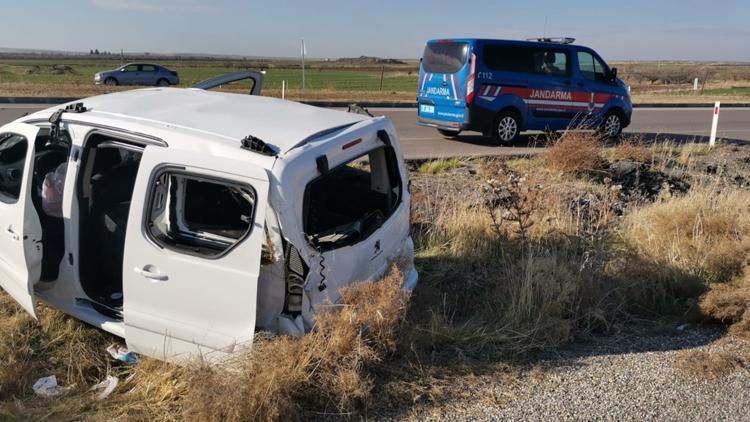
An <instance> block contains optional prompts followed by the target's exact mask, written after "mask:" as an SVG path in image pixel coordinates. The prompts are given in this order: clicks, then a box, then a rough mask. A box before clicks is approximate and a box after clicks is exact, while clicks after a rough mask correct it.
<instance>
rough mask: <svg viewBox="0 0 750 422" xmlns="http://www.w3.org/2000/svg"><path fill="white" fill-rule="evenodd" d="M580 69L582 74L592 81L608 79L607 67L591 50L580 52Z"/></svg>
mask: <svg viewBox="0 0 750 422" xmlns="http://www.w3.org/2000/svg"><path fill="white" fill-rule="evenodd" d="M578 69H579V71H580V72H581V76H583V77H584V78H586V79H588V80H590V81H597V82H606V81H607V70H606V69H607V68H606V67H605V66H604V64H603V63H602V62H601V61H600V60H599V59H597V58H596V57H594V55H593V54H591V53H589V52H586V51H579V52H578Z"/></svg>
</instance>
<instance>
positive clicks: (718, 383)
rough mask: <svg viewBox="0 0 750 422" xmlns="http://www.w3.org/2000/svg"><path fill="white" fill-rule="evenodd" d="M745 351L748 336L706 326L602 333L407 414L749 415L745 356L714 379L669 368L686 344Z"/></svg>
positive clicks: (436, 417)
mask: <svg viewBox="0 0 750 422" xmlns="http://www.w3.org/2000/svg"><path fill="white" fill-rule="evenodd" d="M749 349H750V341H747V340H741V339H738V338H732V337H723V333H722V332H720V331H719V330H718V329H714V328H705V327H704V328H688V329H686V330H684V331H678V330H675V329H672V330H670V331H668V332H661V333H653V334H646V335H635V334H631V335H626V336H617V337H616V338H608V339H601V340H597V341H594V342H590V343H588V344H578V345H576V346H574V347H572V348H570V349H567V350H562V351H559V352H557V353H555V354H554V355H552V354H550V355H548V356H543V357H542V358H541V360H540V361H539V365H540V366H541V369H542V370H541V371H540V370H539V368H537V369H535V370H532V371H526V373H524V375H522V376H521V379H519V380H518V382H517V383H508V382H507V380H504V381H503V380H499V379H493V377H492V375H489V374H488V375H483V376H482V377H481V384H482V385H484V388H482V390H484V391H482V392H477V393H476V394H475V395H474V397H475V398H476V399H475V400H456V401H451V400H449V401H447V402H444V403H439V404H433V405H432V406H426V407H424V408H422V409H421V411H417V412H414V413H411V414H410V415H409V416H410V417H411V418H414V419H419V420H451V421H454V420H556V421H557V420H597V421H598V420H603V421H604V420H606V421H609V420H613V421H614V420H617V421H621V420H638V421H641V420H660V421H661V420H670V421H705V420H729V421H741V420H750V368H748V367H747V362H745V367H744V368H738V369H737V370H736V371H734V372H733V373H731V374H729V375H727V376H725V377H722V378H720V379H718V380H715V381H708V380H706V379H704V378H703V377H696V376H694V375H691V374H688V373H686V372H685V371H681V370H679V369H677V368H676V367H675V362H676V359H677V357H678V356H680V354H681V353H688V351H690V350H704V351H706V352H709V353H714V352H723V353H729V354H733V355H737V354H745V355H746V353H747V351H748V350H749ZM472 384H474V383H472ZM475 385H476V384H475ZM489 396H492V399H488V398H489ZM498 397H501V398H502V399H500V400H498Z"/></svg>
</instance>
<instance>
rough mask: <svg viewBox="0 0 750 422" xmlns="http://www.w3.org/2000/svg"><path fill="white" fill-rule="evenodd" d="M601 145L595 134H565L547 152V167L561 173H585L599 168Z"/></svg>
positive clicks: (574, 132)
mask: <svg viewBox="0 0 750 422" xmlns="http://www.w3.org/2000/svg"><path fill="white" fill-rule="evenodd" d="M601 152H602V145H601V141H600V139H599V137H598V135H597V134H595V133H588V132H579V131H571V132H566V133H565V134H564V135H563V136H561V137H560V138H559V139H558V140H557V141H555V142H554V143H553V144H552V146H551V147H550V148H549V150H548V151H547V155H546V157H545V161H546V163H547V166H548V167H549V168H550V169H552V170H556V171H559V172H563V173H575V174H580V173H585V172H589V171H592V170H596V169H598V168H599V167H601V163H602V161H603V160H602V158H601Z"/></svg>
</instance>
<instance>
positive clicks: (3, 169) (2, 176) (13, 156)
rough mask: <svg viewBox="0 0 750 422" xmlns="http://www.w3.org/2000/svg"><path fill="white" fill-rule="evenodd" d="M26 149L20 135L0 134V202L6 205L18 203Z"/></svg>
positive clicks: (24, 140) (23, 139)
mask: <svg viewBox="0 0 750 422" xmlns="http://www.w3.org/2000/svg"><path fill="white" fill-rule="evenodd" d="M28 147H29V143H28V141H27V140H26V138H24V137H23V136H21V135H16V134H13V133H3V134H0V201H3V202H5V203H7V204H13V203H15V202H16V201H18V197H19V195H20V194H21V181H22V180H23V173H24V166H25V164H26V151H27V150H28Z"/></svg>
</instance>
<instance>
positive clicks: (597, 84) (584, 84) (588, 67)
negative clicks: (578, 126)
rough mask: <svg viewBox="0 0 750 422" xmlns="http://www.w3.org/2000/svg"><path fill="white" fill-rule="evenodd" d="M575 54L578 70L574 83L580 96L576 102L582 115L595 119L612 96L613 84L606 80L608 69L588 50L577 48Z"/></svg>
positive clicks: (599, 115)
mask: <svg viewBox="0 0 750 422" xmlns="http://www.w3.org/2000/svg"><path fill="white" fill-rule="evenodd" d="M576 56H577V59H578V60H577V61H578V72H577V76H576V84H575V85H576V89H577V90H578V91H579V92H578V94H577V95H578V96H579V97H580V99H579V101H580V102H579V103H577V104H578V107H579V109H580V113H581V115H582V116H585V118H586V119H594V120H596V119H597V118H599V117H601V113H602V111H603V110H604V108H605V106H606V105H607V103H608V102H609V100H611V99H612V96H613V93H612V91H613V86H612V84H611V83H609V82H608V81H607V74H608V73H609V69H608V68H607V67H606V65H605V64H604V62H603V61H602V60H601V59H600V58H599V57H597V56H596V55H595V54H593V53H591V52H589V51H586V50H579V51H578V53H577V54H576Z"/></svg>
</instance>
